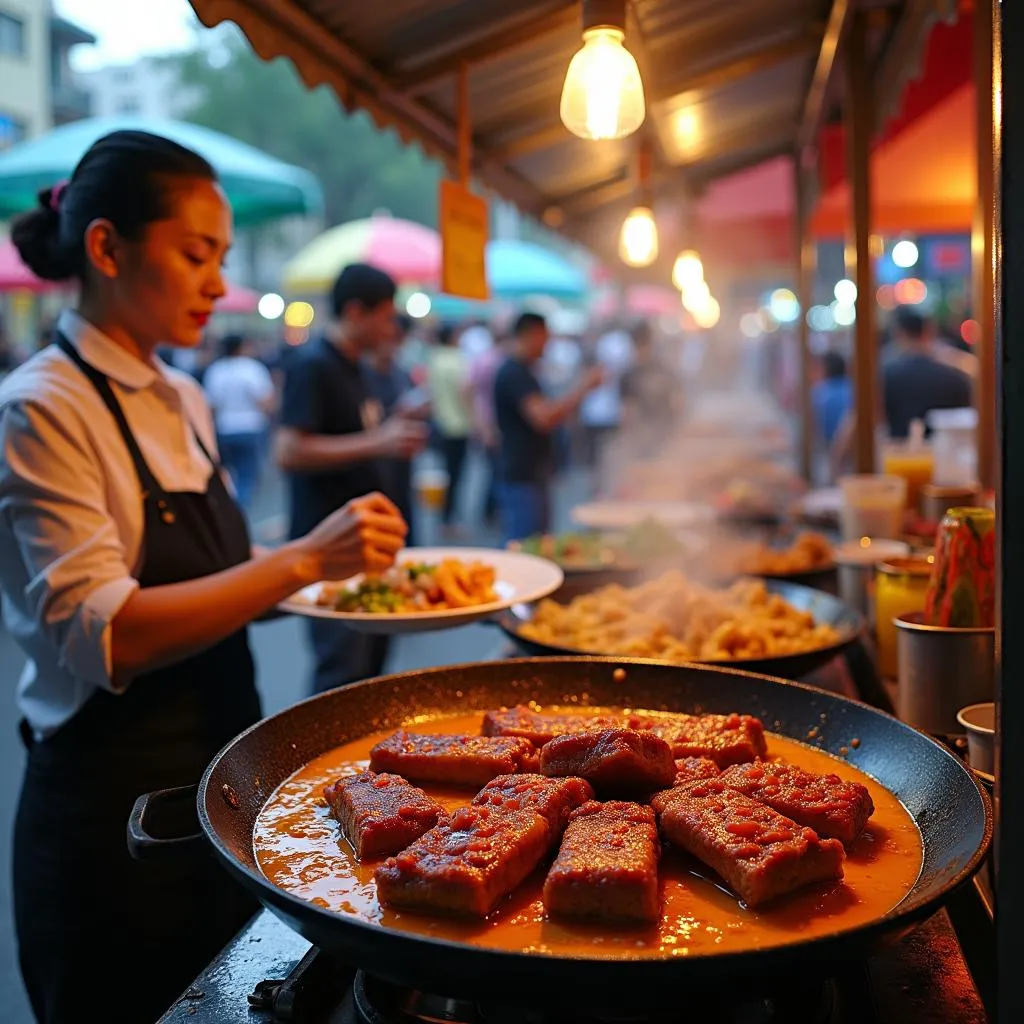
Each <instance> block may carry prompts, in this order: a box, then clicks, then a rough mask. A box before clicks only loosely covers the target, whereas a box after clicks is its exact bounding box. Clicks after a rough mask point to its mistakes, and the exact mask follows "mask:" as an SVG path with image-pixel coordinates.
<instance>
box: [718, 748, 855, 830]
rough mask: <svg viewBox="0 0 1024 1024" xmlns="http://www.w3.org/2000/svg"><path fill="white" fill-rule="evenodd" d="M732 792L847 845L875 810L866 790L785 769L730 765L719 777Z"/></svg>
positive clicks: (792, 767) (773, 765)
mask: <svg viewBox="0 0 1024 1024" xmlns="http://www.w3.org/2000/svg"><path fill="white" fill-rule="evenodd" d="M722 781H723V782H724V783H725V784H726V785H727V786H729V787H730V788H732V789H738V790H739V791H740V792H741V793H746V795H747V796H749V797H753V798H754V799H755V800H760V801H761V803H763V804H767V805H768V806H769V807H773V808H774V809H775V810H777V811H778V812H779V813H780V814H785V815H786V817H788V818H792V819H793V820H794V821H795V822H797V823H798V824H800V825H806V826H807V827H808V828H813V829H814V831H815V832H817V833H818V835H819V836H828V837H830V838H832V839H838V840H840V841H841V842H843V843H845V844H847V845H849V844H850V843H852V842H853V841H854V839H856V838H857V836H859V835H860V834H861V832H863V831H864V826H865V825H866V824H867V821H868V818H870V817H871V815H872V814H873V813H874V810H875V805H874V804H873V803H872V802H871V794H870V793H868V791H867V787H865V786H862V785H861V784H860V783H859V782H845V781H844V780H843V779H841V778H839V776H838V775H813V774H812V773H811V772H807V771H804V770H803V768H797V767H796V766H795V765H791V764H779V763H776V762H771V761H766V762H762V763H760V764H744V765H734V766H733V767H732V768H728V769H727V770H726V771H725V772H723V773H722Z"/></svg>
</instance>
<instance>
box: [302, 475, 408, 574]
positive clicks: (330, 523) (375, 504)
mask: <svg viewBox="0 0 1024 1024" xmlns="http://www.w3.org/2000/svg"><path fill="white" fill-rule="evenodd" d="M408 532H409V528H408V526H407V525H406V523H405V520H404V519H403V518H402V514H401V513H400V512H399V511H398V509H397V508H396V507H395V506H394V505H393V504H392V503H391V502H390V501H388V499H387V498H385V497H384V495H383V494H378V493H373V494H367V495H365V496H364V497H362V498H355V499H354V500H353V501H350V502H348V504H346V505H345V506H343V507H342V508H340V509H338V511H337V512H334V513H333V514H332V515H330V516H328V517H327V518H326V519H325V520H324V521H323V522H322V523H321V524H320V525H319V526H317V527H315V528H314V529H312V530H310V532H309V533H308V534H306V536H305V537H303V538H302V540H300V541H298V542H297V544H298V545H299V546H300V548H301V549H302V551H303V553H304V554H305V555H306V557H308V558H309V559H310V561H311V563H312V565H313V567H314V570H313V572H312V579H314V580H343V579H348V577H349V576H355V575H356V574H357V573H361V572H383V571H384V570H385V569H388V568H390V567H391V566H392V565H394V564H395V555H396V554H398V552H399V551H400V550H401V549H402V547H403V545H404V544H405V536H406V534H407V533H408Z"/></svg>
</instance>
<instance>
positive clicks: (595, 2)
mask: <svg viewBox="0 0 1024 1024" xmlns="http://www.w3.org/2000/svg"><path fill="white" fill-rule="evenodd" d="M595 28H614V29H618V30H619V31H620V32H622V33H625V31H626V0H583V31H584V32H589V31H591V30H592V29H595Z"/></svg>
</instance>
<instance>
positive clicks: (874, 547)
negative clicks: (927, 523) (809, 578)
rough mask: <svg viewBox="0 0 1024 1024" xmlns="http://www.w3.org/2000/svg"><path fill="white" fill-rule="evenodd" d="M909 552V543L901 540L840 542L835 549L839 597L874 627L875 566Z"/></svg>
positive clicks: (862, 538) (863, 538)
mask: <svg viewBox="0 0 1024 1024" xmlns="http://www.w3.org/2000/svg"><path fill="white" fill-rule="evenodd" d="M909 554H910V545H909V544H905V543H903V541H899V540H872V539H870V538H868V537H861V539H860V540H857V541H847V542H846V543H844V544H840V545H839V546H838V547H837V548H836V549H835V551H834V557H835V560H836V575H837V578H838V588H839V600H840V601H842V602H843V604H845V605H848V606H849V607H851V608H855V609H856V610H857V611H859V612H860V613H861V615H863V616H864V618H865V619H867V621H868V623H869V625H871V626H872V628H873V627H874V612H875V608H874V605H875V602H874V600H873V598H872V593H873V590H874V580H875V566H876V565H877V564H878V563H879V562H884V561H886V560H887V559H889V558H902V557H904V556H906V555H909Z"/></svg>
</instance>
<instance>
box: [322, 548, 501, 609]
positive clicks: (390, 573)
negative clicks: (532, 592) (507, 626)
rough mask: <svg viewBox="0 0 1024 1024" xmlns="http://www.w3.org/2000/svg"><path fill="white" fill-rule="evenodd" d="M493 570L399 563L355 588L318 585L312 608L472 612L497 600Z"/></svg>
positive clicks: (446, 562)
mask: <svg viewBox="0 0 1024 1024" xmlns="http://www.w3.org/2000/svg"><path fill="white" fill-rule="evenodd" d="M494 583H495V571H494V566H492V565H485V564H484V563H483V562H462V561H459V559H457V558H445V559H442V560H441V561H440V562H438V563H437V565H427V564H425V563H422V562H403V563H402V564H401V565H395V566H392V567H391V568H390V569H388V570H386V571H385V572H382V573H373V574H370V573H367V574H366V575H365V576H363V577H362V578H361V579H360V580H359V582H358V583H356V584H355V585H352V584H351V583H349V582H341V583H323V584H321V585H320V593H319V595H318V597H317V604H318V605H320V606H322V607H324V608H331V609H333V610H334V611H336V612H365V613H369V614H373V615H402V614H408V613H410V612H438V611H449V610H452V609H456V608H472V607H474V606H476V605H480V604H490V603H492V602H493V601H497V600H498V594H497V592H496V591H495V589H494Z"/></svg>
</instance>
